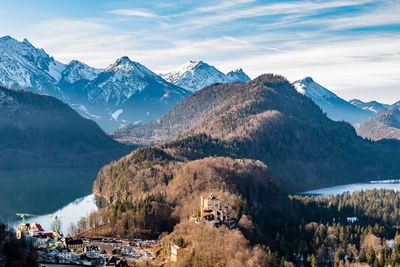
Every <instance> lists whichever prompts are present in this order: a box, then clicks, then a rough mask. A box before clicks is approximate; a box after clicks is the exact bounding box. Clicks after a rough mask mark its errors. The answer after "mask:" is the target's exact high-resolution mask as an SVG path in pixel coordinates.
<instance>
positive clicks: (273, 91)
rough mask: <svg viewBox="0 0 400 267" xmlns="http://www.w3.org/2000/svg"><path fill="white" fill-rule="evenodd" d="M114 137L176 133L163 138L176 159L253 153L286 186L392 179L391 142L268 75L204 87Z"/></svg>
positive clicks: (156, 138) (395, 153) (148, 139)
mask: <svg viewBox="0 0 400 267" xmlns="http://www.w3.org/2000/svg"><path fill="white" fill-rule="evenodd" d="M188 136H189V137H188ZM190 136H192V137H190ZM115 137H116V138H117V139H119V140H122V141H126V142H133V143H142V144H154V143H163V142H166V141H171V140H176V139H178V138H183V139H182V140H180V141H175V142H172V143H170V144H167V145H165V148H166V149H168V151H169V152H170V153H173V154H175V156H176V157H178V158H182V157H183V158H188V159H195V158H201V157H204V156H207V155H219V156H224V155H228V156H231V157H234V158H236V157H244V158H253V159H259V160H262V161H263V162H264V163H266V164H268V166H269V167H270V171H271V172H272V174H273V175H274V176H275V177H277V178H278V180H279V181H280V182H281V183H282V185H284V186H285V187H286V188H287V189H289V190H291V191H292V190H293V191H297V190H298V191H300V190H303V189H307V188H314V187H317V186H325V185H334V184H339V183H348V182H350V181H361V180H365V179H379V178H383V177H391V178H393V177H397V176H398V175H399V172H400V167H398V166H397V164H396V163H395V162H396V161H397V160H398V159H399V158H400V152H399V143H397V142H395V143H390V144H389V143H385V142H380V143H374V142H369V141H366V140H364V139H362V138H360V137H358V136H357V134H356V132H355V130H354V128H353V127H352V126H351V125H349V124H347V123H343V122H335V121H332V120H330V119H328V118H327V117H326V115H324V114H323V113H322V112H321V110H320V108H319V107H318V106H317V105H315V104H314V102H313V101H312V100H311V99H309V98H308V97H304V96H303V95H302V94H299V93H298V92H297V91H296V90H295V88H294V87H293V85H291V84H289V83H288V82H287V80H286V79H284V78H282V77H280V76H275V75H262V76H260V77H258V78H256V79H254V80H252V81H251V82H249V83H247V84H222V85H215V86H210V87H207V88H205V89H203V90H200V91H198V92H196V93H195V94H194V95H192V96H190V97H188V98H186V99H184V100H183V101H182V102H181V103H180V104H178V105H177V106H176V107H175V108H174V109H173V110H172V111H171V112H170V113H168V114H167V115H166V116H164V117H163V118H161V119H160V120H159V121H158V122H154V123H150V124H147V125H130V126H127V127H124V128H122V129H120V130H119V131H117V132H116V133H115Z"/></svg>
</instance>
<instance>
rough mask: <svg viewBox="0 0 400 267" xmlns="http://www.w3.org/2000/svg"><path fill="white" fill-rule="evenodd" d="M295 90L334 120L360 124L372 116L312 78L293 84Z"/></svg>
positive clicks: (369, 112) (367, 111)
mask: <svg viewBox="0 0 400 267" xmlns="http://www.w3.org/2000/svg"><path fill="white" fill-rule="evenodd" d="M293 85H294V87H295V89H296V90H297V91H298V92H299V93H301V94H303V95H305V96H307V97H309V98H310V99H311V100H313V101H314V103H316V104H317V105H318V106H319V107H320V108H321V109H322V110H323V111H324V112H326V113H327V115H328V116H329V117H330V118H331V119H333V120H344V121H347V122H350V123H352V124H359V123H361V122H364V121H366V120H367V119H368V118H369V117H370V116H371V113H372V112H371V111H369V110H363V109H360V108H358V107H357V106H354V105H352V104H350V103H349V102H347V101H346V100H344V99H342V98H340V97H339V96H337V95H336V94H334V93H333V92H331V91H329V90H328V89H326V88H325V87H323V86H322V85H320V84H318V83H317V82H315V81H314V80H313V79H312V78H311V77H306V78H304V79H302V80H298V81H295V82H294V83H293Z"/></svg>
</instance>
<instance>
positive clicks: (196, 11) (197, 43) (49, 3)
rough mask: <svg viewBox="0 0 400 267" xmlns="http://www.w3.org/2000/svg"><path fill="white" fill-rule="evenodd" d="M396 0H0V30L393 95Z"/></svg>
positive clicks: (49, 42) (102, 59) (364, 94)
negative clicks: (201, 61)
mask: <svg viewBox="0 0 400 267" xmlns="http://www.w3.org/2000/svg"><path fill="white" fill-rule="evenodd" d="M399 14H400V0H381V1H376V0H374V1H372V0H319V1H311V0H310V1H291V0H286V1H257V0H219V1H214V0H201V1H188V0H175V1H160V0H152V1H148V0H146V1H142V0H68V1H66V0H57V1H54V0H35V1H28V0H2V1H1V3H0V35H10V36H12V37H14V38H16V39H19V40H22V39H23V38H27V39H28V40H29V41H30V42H31V43H32V44H33V45H35V46H36V47H41V48H43V49H44V50H45V51H46V52H47V53H48V54H50V55H51V56H53V57H54V58H55V59H57V60H59V61H61V62H64V63H68V62H69V61H71V60H73V59H77V60H80V61H83V62H85V63H86V64H89V65H91V66H93V67H99V68H104V67H106V66H108V65H110V64H112V63H113V62H115V60H116V59H117V58H119V57H121V56H129V57H130V59H131V60H134V61H137V62H140V63H142V64H143V65H145V66H147V67H148V68H150V69H151V70H153V71H154V72H156V73H160V72H168V71H171V70H173V69H176V68H177V67H178V66H180V65H182V64H184V63H185V62H187V61H189V60H203V61H205V62H207V63H209V64H211V65H214V66H215V67H217V68H218V69H220V70H221V71H224V72H228V71H230V70H233V69H237V68H243V70H244V71H245V72H246V73H248V74H249V75H250V77H252V78H255V77H256V76H258V75H260V74H262V73H276V74H281V75H284V76H285V77H287V78H288V79H289V80H290V81H295V80H298V79H302V78H304V77H306V76H311V77H312V78H313V79H314V80H315V81H317V82H318V83H320V84H322V85H323V86H325V87H327V88H328V89H330V90H332V91H333V92H335V93H336V94H338V95H339V96H341V97H343V98H345V99H348V100H349V99H352V98H359V99H362V100H365V101H366V100H378V101H382V102H385V103H393V102H396V101H398V100H400V15H399Z"/></svg>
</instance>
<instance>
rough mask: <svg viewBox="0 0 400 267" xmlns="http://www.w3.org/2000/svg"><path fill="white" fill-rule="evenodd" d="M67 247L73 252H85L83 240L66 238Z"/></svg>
mask: <svg viewBox="0 0 400 267" xmlns="http://www.w3.org/2000/svg"><path fill="white" fill-rule="evenodd" d="M65 245H66V246H67V248H69V249H72V250H83V248H84V245H83V240H82V239H72V238H66V239H65Z"/></svg>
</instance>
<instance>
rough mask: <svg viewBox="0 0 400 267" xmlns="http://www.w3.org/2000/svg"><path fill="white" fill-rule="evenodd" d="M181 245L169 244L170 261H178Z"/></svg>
mask: <svg viewBox="0 0 400 267" xmlns="http://www.w3.org/2000/svg"><path fill="white" fill-rule="evenodd" d="M180 250H181V247H180V246H178V245H175V244H171V261H172V262H178V258H179V254H180Z"/></svg>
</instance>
